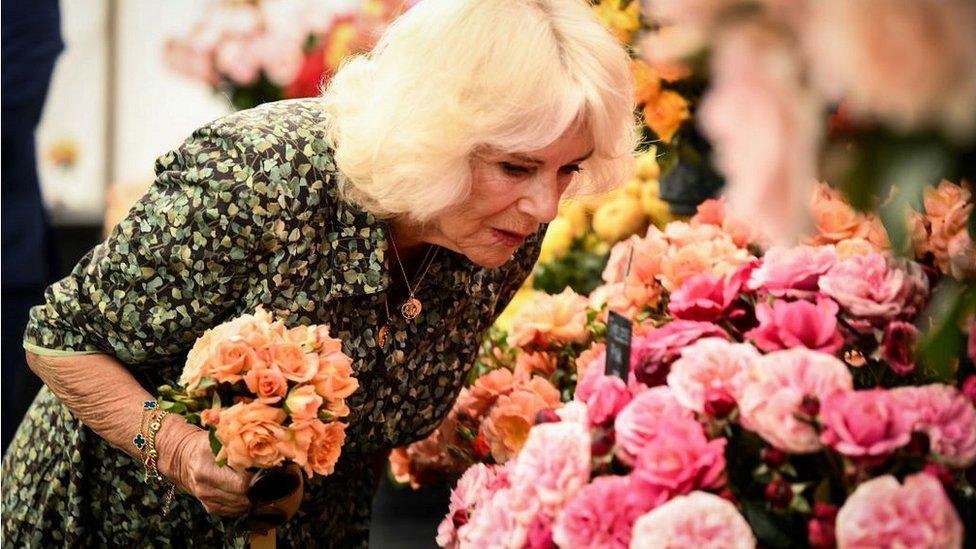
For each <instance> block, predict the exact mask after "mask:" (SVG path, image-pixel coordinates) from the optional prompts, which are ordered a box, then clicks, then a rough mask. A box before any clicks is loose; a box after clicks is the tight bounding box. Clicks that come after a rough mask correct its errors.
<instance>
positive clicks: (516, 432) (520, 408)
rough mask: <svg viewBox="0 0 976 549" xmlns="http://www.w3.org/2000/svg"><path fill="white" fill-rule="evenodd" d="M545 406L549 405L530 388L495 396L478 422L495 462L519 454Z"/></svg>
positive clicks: (503, 461)
mask: <svg viewBox="0 0 976 549" xmlns="http://www.w3.org/2000/svg"><path fill="white" fill-rule="evenodd" d="M548 408H550V406H549V404H548V403H547V402H546V401H545V400H544V399H543V398H542V397H541V396H539V395H538V394H537V393H535V392H533V391H515V392H513V393H512V394H510V395H503V396H501V397H499V398H498V402H497V403H496V404H495V406H494V407H493V408H492V409H491V411H490V412H489V414H488V417H487V418H486V419H485V421H484V422H483V423H482V424H481V430H482V432H484V433H485V436H486V437H487V439H488V443H489V444H490V445H491V455H492V457H493V458H494V459H495V461H496V462H497V463H505V462H506V461H508V460H509V459H511V458H512V457H513V456H515V455H516V454H518V453H519V451H520V450H521V449H522V446H523V445H524V444H525V441H526V439H527V438H528V436H529V430H530V429H531V428H532V425H533V424H534V423H535V416H536V414H537V413H539V411H540V410H544V409H548Z"/></svg>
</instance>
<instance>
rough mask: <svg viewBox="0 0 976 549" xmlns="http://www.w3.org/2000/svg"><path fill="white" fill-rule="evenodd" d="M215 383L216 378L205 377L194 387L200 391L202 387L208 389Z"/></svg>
mask: <svg viewBox="0 0 976 549" xmlns="http://www.w3.org/2000/svg"><path fill="white" fill-rule="evenodd" d="M215 385H217V380H216V379H214V378H212V377H205V378H203V379H201V380H200V383H199V384H198V385H197V387H196V389H197V390H198V391H202V390H204V389H209V388H211V387H213V386H215Z"/></svg>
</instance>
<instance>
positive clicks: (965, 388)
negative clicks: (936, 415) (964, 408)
mask: <svg viewBox="0 0 976 549" xmlns="http://www.w3.org/2000/svg"><path fill="white" fill-rule="evenodd" d="M962 394H963V395H964V396H965V397H966V398H968V399H969V401H970V402H972V403H973V406H976V375H974V374H970V375H969V376H968V377H966V381H964V382H963V383H962Z"/></svg>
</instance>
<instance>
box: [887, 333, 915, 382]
mask: <svg viewBox="0 0 976 549" xmlns="http://www.w3.org/2000/svg"><path fill="white" fill-rule="evenodd" d="M919 335H920V334H919V331H918V328H916V327H915V326H914V325H912V324H910V323H908V322H902V321H900V320H896V321H894V322H889V323H888V325H887V326H885V331H884V340H883V342H882V344H881V356H882V358H884V359H885V360H887V361H888V364H889V365H890V366H891V369H892V370H894V371H895V373H897V374H898V375H901V376H904V375H908V374H910V373H912V371H913V370H915V346H916V345H917V344H918V337H919Z"/></svg>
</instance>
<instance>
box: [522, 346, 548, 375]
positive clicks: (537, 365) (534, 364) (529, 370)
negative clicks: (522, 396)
mask: <svg viewBox="0 0 976 549" xmlns="http://www.w3.org/2000/svg"><path fill="white" fill-rule="evenodd" d="M515 370H516V371H521V372H524V373H525V374H526V375H532V374H533V373H539V374H541V375H543V376H546V377H549V376H551V375H552V373H553V372H555V371H556V357H554V356H553V355H551V354H549V353H545V352H541V351H540V352H537V353H530V352H528V351H522V352H520V353H519V354H518V358H516V359H515Z"/></svg>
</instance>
